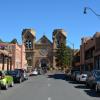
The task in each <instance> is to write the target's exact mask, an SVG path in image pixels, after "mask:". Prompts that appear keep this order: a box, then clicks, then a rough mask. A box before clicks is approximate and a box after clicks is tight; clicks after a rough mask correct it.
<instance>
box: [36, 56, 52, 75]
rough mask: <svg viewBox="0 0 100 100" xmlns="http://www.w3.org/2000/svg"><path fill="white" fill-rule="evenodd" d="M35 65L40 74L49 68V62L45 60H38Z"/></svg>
mask: <svg viewBox="0 0 100 100" xmlns="http://www.w3.org/2000/svg"><path fill="white" fill-rule="evenodd" d="M36 65H38V66H37V68H38V69H39V70H41V71H42V73H45V72H47V70H48V68H49V65H50V62H49V59H47V58H40V59H39V60H38V62H37V64H36Z"/></svg>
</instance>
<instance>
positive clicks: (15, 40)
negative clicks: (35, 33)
mask: <svg viewBox="0 0 100 100" xmlns="http://www.w3.org/2000/svg"><path fill="white" fill-rule="evenodd" d="M10 43H13V44H16V43H17V44H18V42H17V39H16V38H14V39H13V40H12V41H11V42H10Z"/></svg>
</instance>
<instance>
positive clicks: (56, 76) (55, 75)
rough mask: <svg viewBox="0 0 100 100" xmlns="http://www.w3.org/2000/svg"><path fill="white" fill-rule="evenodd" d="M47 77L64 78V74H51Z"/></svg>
mask: <svg viewBox="0 0 100 100" xmlns="http://www.w3.org/2000/svg"><path fill="white" fill-rule="evenodd" d="M48 78H54V79H61V80H66V77H65V74H53V75H48Z"/></svg>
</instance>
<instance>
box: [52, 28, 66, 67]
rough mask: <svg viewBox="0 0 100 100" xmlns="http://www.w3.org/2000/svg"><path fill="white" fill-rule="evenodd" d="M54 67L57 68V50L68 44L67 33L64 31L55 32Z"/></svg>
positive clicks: (57, 30) (53, 37)
mask: <svg viewBox="0 0 100 100" xmlns="http://www.w3.org/2000/svg"><path fill="white" fill-rule="evenodd" d="M52 39H53V67H54V68H56V67H57V66H56V61H55V60H56V57H55V55H56V50H57V48H58V47H59V46H60V45H61V44H62V43H65V44H66V32H65V31H64V30H63V29H55V30H54V31H53V36H52Z"/></svg>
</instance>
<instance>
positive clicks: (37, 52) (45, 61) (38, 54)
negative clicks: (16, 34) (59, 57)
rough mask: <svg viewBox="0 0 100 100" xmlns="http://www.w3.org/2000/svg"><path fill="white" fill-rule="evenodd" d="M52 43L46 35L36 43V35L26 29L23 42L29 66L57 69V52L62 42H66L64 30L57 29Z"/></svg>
mask: <svg viewBox="0 0 100 100" xmlns="http://www.w3.org/2000/svg"><path fill="white" fill-rule="evenodd" d="M52 40H53V42H51V41H50V40H49V39H48V38H47V37H46V36H45V35H43V36H42V37H41V38H40V39H39V40H38V41H36V33H35V31H34V30H32V29H24V30H23V32H22V42H23V44H24V45H25V52H26V59H27V63H28V66H29V67H30V68H32V69H34V68H35V67H56V62H55V52H56V49H57V48H58V46H59V45H60V44H61V43H62V42H66V33H65V32H64V30H63V29H55V30H54V31H53V34H52Z"/></svg>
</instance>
